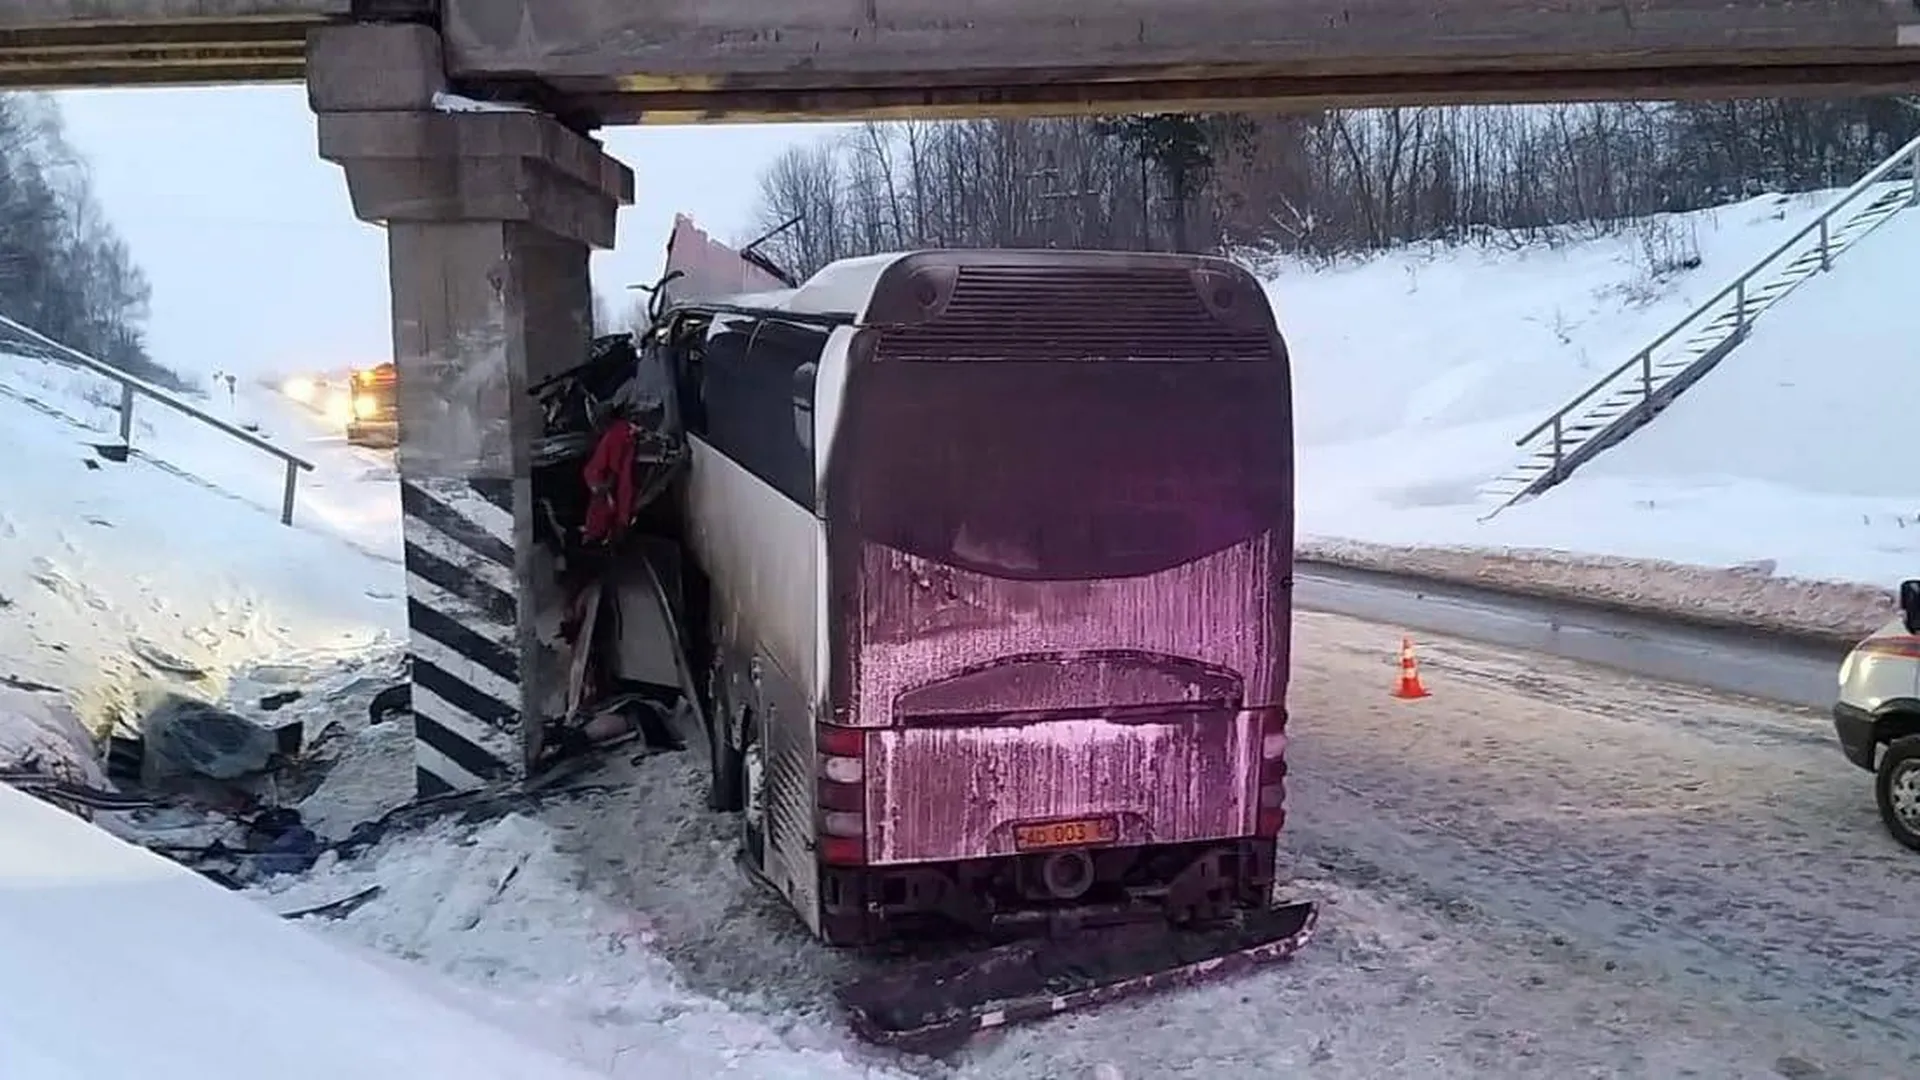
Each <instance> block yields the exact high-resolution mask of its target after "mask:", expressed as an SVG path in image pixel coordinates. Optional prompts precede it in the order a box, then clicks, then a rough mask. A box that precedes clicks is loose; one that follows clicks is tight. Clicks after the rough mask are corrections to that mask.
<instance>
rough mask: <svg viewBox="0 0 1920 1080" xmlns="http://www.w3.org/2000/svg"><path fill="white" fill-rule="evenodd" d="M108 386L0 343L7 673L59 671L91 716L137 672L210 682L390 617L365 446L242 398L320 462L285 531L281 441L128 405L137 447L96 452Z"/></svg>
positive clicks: (347, 649) (100, 716) (103, 435)
mask: <svg viewBox="0 0 1920 1080" xmlns="http://www.w3.org/2000/svg"><path fill="white" fill-rule="evenodd" d="M117 401H118V391H117V387H114V386H112V385H111V384H109V383H108V381H107V380H105V379H102V378H99V377H97V376H94V375H92V374H90V373H85V372H79V371H76V370H74V369H72V368H69V367H66V366H64V365H57V364H50V363H47V362H45V361H40V360H32V359H24V358H21V357H17V356H0V450H3V451H4V452H5V453H6V455H7V457H8V461H9V468H8V470H7V474H6V476H5V478H4V479H0V609H4V610H5V612H6V616H7V617H6V618H5V619H3V620H0V656H4V657H5V667H4V668H0V677H5V678H9V679H11V680H14V681H16V682H23V683H26V684H30V685H46V686H54V687H59V688H61V689H62V690H64V691H66V692H67V693H68V695H69V696H70V697H71V698H72V699H73V701H74V703H75V704H76V706H77V707H78V708H79V710H80V712H81V713H82V715H83V716H84V717H85V718H86V719H87V720H88V722H89V723H90V724H92V725H94V726H96V727H98V726H101V725H103V724H105V723H107V722H109V721H111V720H112V719H113V718H115V717H117V716H122V715H124V714H125V713H126V712H127V711H128V710H129V709H130V708H131V707H132V702H133V698H134V696H135V695H136V694H137V693H139V692H140V691H142V690H144V689H147V688H151V687H154V686H157V685H164V684H190V685H196V686H197V687H198V688H199V689H200V690H201V691H202V692H203V693H209V694H212V695H215V696H218V694H219V693H220V689H221V687H222V686H223V685H224V683H225V682H226V680H227V679H229V678H230V677H231V676H233V675H234V674H235V673H236V672H238V671H240V670H242V669H244V668H246V667H249V666H251V665H254V664H258V663H261V662H265V661H272V662H275V663H285V662H293V661H299V660H300V659H301V658H308V659H310V660H312V661H313V662H319V661H320V660H322V659H324V658H328V657H335V656H340V655H346V654H356V653H360V652H363V651H365V650H367V649H369V648H371V647H373V646H376V645H377V644H379V643H381V642H382V641H389V640H392V639H394V638H396V637H397V636H398V635H399V633H400V632H401V630H402V629H403V628H404V624H403V621H402V615H401V613H400V611H399V608H398V607H397V605H396V598H397V597H398V596H399V595H400V589H401V580H400V577H401V575H400V568H399V565H398V555H397V549H398V547H399V527H398V507H397V505H395V506H392V507H391V508H390V509H389V508H388V507H387V504H388V503H397V502H398V498H397V495H395V494H393V493H392V492H391V488H392V484H391V482H390V480H389V481H387V482H386V483H378V482H376V483H372V484H369V483H366V482H365V480H366V479H367V477H366V476H365V474H366V473H367V472H368V471H369V470H370V469H372V465H371V463H369V462H358V461H354V462H343V461H342V460H341V459H340V455H341V454H342V453H344V452H346V451H347V449H348V448H346V447H345V446H344V444H342V445H340V446H338V447H327V446H326V445H324V444H320V443H316V442H315V439H314V433H313V432H311V431H301V430H300V429H299V427H298V421H297V418H295V417H291V416H279V415H271V414H272V411H273V410H274V409H275V408H276V406H275V405H274V403H272V402H271V401H262V402H255V403H244V402H236V403H234V406H235V407H240V408H251V410H252V412H253V413H255V414H256V415H255V416H253V417H252V418H253V419H256V420H264V421H265V422H264V424H263V427H264V428H265V430H266V431H267V433H268V434H269V435H271V436H275V437H278V438H280V439H281V440H282V442H283V444H284V445H287V446H289V448H291V449H293V450H294V451H295V452H296V453H302V454H305V455H307V456H309V457H310V458H314V459H316V460H317V461H319V463H320V467H319V468H317V469H316V471H315V472H314V473H310V474H307V475H306V476H305V477H304V478H303V486H302V490H301V493H300V499H299V503H298V509H297V511H296V518H295V520H296V527H295V528H291V529H289V528H286V527H284V526H282V525H281V524H280V523H279V520H278V511H279V503H280V491H281V484H282V481H283V474H282V472H281V465H280V462H279V461H278V460H277V459H274V458H271V457H268V456H267V455H265V454H262V453H259V452H257V451H255V450H252V449H250V448H247V447H244V446H242V445H240V444H238V443H236V442H233V441H232V440H231V439H228V438H227V437H225V436H223V435H220V434H219V433H217V432H215V431H213V430H211V429H209V428H206V427H205V426H203V425H200V424H197V423H195V422H194V421H192V420H190V419H188V418H186V417H184V416H181V415H179V414H175V413H170V412H167V411H165V410H162V409H161V408H159V407H158V406H155V405H151V404H145V405H143V406H142V407H140V410H139V411H138V412H137V413H136V416H137V417H139V422H138V423H137V424H136V429H135V432H134V437H133V442H134V446H135V447H136V449H137V450H139V451H140V452H141V456H136V457H134V458H133V459H131V460H129V461H127V462H125V463H114V462H110V461H107V460H105V459H103V458H101V457H100V456H99V455H98V454H97V453H96V451H95V450H94V449H93V446H94V445H95V444H99V443H109V442H112V441H114V439H113V437H112V436H111V435H109V434H107V433H108V432H112V431H114V430H116V428H117V421H116V420H115V414H114V411H113V408H111V407H110V406H111V405H112V404H115V403H117ZM259 414H268V415H264V416H262V415H259ZM275 427H280V428H282V429H283V430H281V431H278V432H276V431H273V430H272V429H273V428H275ZM329 454H330V455H331V456H329ZM145 455H152V456H151V457H150V458H149V457H147V456H145ZM373 479H374V480H376V481H378V479H379V478H378V476H377V475H376V476H375V477H373Z"/></svg>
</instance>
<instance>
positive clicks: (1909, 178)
mask: <svg viewBox="0 0 1920 1080" xmlns="http://www.w3.org/2000/svg"><path fill="white" fill-rule="evenodd" d="M1911 206H1920V138H1916V139H1914V140H1913V141H1912V142H1909V143H1907V144H1906V145H1905V146H1902V147H1901V148H1900V149H1899V150H1896V151H1895V152H1894V153H1893V154H1892V155H1891V156H1889V157H1888V158H1887V159H1886V160H1885V161H1883V162H1881V163H1880V164H1878V165H1876V166H1874V167H1873V169H1872V170H1870V171H1869V172H1868V173H1867V174H1866V175H1865V176H1862V177H1861V178H1860V179H1859V180H1858V181H1857V182H1855V183H1854V185H1853V186H1852V187H1850V188H1848V189H1847V190H1846V191H1845V192H1844V193H1843V194H1842V195H1841V196H1840V197H1839V198H1838V199H1836V200H1834V202H1833V204H1832V205H1831V206H1828V207H1827V208H1826V209H1825V210H1823V211H1821V213H1820V216H1819V217H1817V218H1815V219H1814V220H1812V221H1810V222H1808V223H1807V225H1806V227H1805V228H1803V229H1801V230H1800V231H1798V232H1796V233H1794V234H1793V235H1792V236H1791V237H1789V238H1788V239H1787V240H1786V242H1785V243H1783V244H1781V245H1780V246H1779V247H1777V248H1775V249H1774V250H1773V251H1772V252H1770V253H1768V254H1767V256H1766V257H1765V258H1763V259H1761V260H1760V261H1758V262H1756V263H1754V264H1753V265H1752V266H1750V267H1748V268H1747V270H1746V271H1745V272H1744V273H1742V274H1741V275H1740V276H1739V277H1737V278H1735V279H1733V281H1731V282H1729V283H1728V284H1727V287H1726V288H1724V289H1721V290H1720V291H1719V292H1718V293H1715V294H1714V295H1713V297H1712V298H1711V299H1709V300H1707V302H1706V303H1704V304H1701V305H1700V306H1699V307H1697V308H1695V309H1694V310H1693V311H1692V312H1690V313H1689V314H1688V315H1687V316H1686V318H1684V319H1681V320H1680V321H1679V322H1677V323H1675V324H1674V325H1673V326H1671V327H1669V328H1668V329H1667V331H1666V332H1665V333H1663V334H1661V335H1660V336H1659V337H1656V338H1654V339H1653V340H1652V341H1650V342H1648V343H1647V344H1646V345H1645V346H1643V347H1642V348H1641V349H1640V350H1639V351H1638V352H1636V353H1634V354H1633V356H1631V357H1629V358H1628V359H1627V361H1626V363H1623V364H1621V365H1620V366H1619V367H1617V368H1614V369H1613V370H1612V371H1610V372H1608V373H1607V374H1606V375H1604V376H1602V377H1601V378H1600V379H1598V380H1597V381H1595V382H1594V383H1593V385H1591V386H1589V387H1587V388H1586V389H1585V390H1584V391H1582V392H1581V393H1580V395H1579V396H1578V397H1576V398H1574V399H1573V400H1572V401H1569V402H1567V403H1566V404H1565V405H1562V406H1561V407H1560V409H1559V410H1558V411H1557V412H1555V413H1554V414H1553V415H1552V416H1549V417H1547V418H1546V419H1545V420H1542V421H1541V422H1540V424H1539V426H1537V427H1535V428H1534V429H1533V430H1532V431H1529V432H1527V433H1526V434H1525V435H1522V436H1521V437H1520V438H1519V439H1517V440H1515V441H1514V445H1515V446H1518V447H1520V448H1521V449H1522V450H1524V451H1526V457H1525V458H1524V459H1523V460H1521V461H1520V463H1519V464H1517V465H1515V466H1514V468H1513V469H1512V470H1510V471H1509V472H1507V473H1505V474H1504V475H1502V476H1500V477H1499V478H1498V479H1496V480H1494V481H1492V482H1491V483H1489V484H1488V485H1486V486H1485V487H1483V488H1482V489H1481V492H1482V494H1483V495H1486V496H1489V497H1491V498H1492V499H1493V500H1494V503H1495V505H1494V507H1493V509H1492V510H1490V511H1488V512H1487V513H1486V514H1485V515H1483V516H1482V517H1481V519H1480V520H1482V521H1485V520H1487V519H1488V518H1491V517H1493V516H1494V515H1495V514H1498V513H1499V512H1500V511H1502V510H1504V509H1506V508H1507V507H1509V506H1512V505H1513V504H1514V503H1517V502H1519V501H1520V500H1522V499H1524V498H1527V497H1528V496H1531V495H1538V494H1539V493H1541V492H1543V491H1545V490H1547V489H1548V488H1550V487H1552V486H1554V485H1555V484H1558V483H1560V482H1561V481H1563V480H1565V479H1566V478H1567V477H1569V476H1571V475H1573V471H1574V470H1575V469H1578V468H1579V467H1580V466H1582V465H1584V464H1586V463H1587V462H1589V461H1591V460H1593V458H1594V457H1596V456H1597V455H1599V454H1600V453H1601V452H1602V451H1604V450H1606V449H1608V448H1609V447H1612V446H1614V445H1616V444H1617V443H1619V442H1620V441H1621V440H1622V439H1625V438H1626V437H1627V436H1628V435H1630V434H1632V433H1633V432H1634V431H1635V430H1637V429H1638V428H1640V427H1642V426H1644V425H1645V424H1646V423H1647V422H1648V421H1650V420H1652V419H1653V418H1654V417H1655V416H1658V415H1659V414H1660V412H1661V410H1663V409H1665V408H1666V407H1667V406H1668V405H1669V404H1672V402H1673V400H1674V399H1675V398H1677V397H1679V396H1680V395H1681V394H1683V393H1685V392H1686V390H1687V388H1688V387H1690V386H1692V385H1693V384H1694V383H1696V382H1699V381H1700V379H1701V377H1703V376H1705V375H1706V374H1707V372H1709V371H1712V370H1713V367H1714V365H1715V364H1718V363H1719V362H1720V361H1721V360H1723V359H1725V358H1726V356H1727V354H1728V353H1731V352H1732V351H1733V350H1734V349H1736V348H1738V347H1739V346H1740V343H1741V342H1743V341H1745V340H1746V339H1747V335H1748V333H1749V332H1750V331H1751V330H1752V329H1753V323H1754V320H1755V319H1757V318H1759V317H1760V315H1761V314H1762V313H1764V312H1766V311H1767V310H1768V309H1769V308H1771V307H1772V306H1773V305H1774V304H1776V303H1778V302H1779V301H1780V299H1781V298H1782V297H1784V296H1786V295H1787V294H1788V293H1790V292H1792V291H1793V290H1794V289H1795V288H1796V287H1797V286H1798V285H1799V284H1800V283H1801V282H1803V281H1805V280H1807V279H1808V278H1810V277H1812V276H1813V275H1815V274H1817V273H1820V272H1821V271H1824V270H1829V269H1831V268H1832V267H1833V261H1834V259H1836V258H1837V257H1839V255H1840V254H1841V253H1842V252H1844V251H1846V250H1847V249H1848V248H1850V247H1852V246H1853V245H1854V244H1855V243H1857V242H1859V240H1860V239H1861V238H1862V237H1864V236H1866V235H1867V234H1868V233H1871V232H1872V231H1873V230H1875V229H1877V228H1879V227H1880V226H1881V225H1882V224H1884V223H1885V222H1886V221H1887V220H1888V219H1889V218H1891V217H1893V216H1894V215H1895V214H1897V213H1899V212H1900V211H1901V210H1904V209H1907V208H1908V207H1911Z"/></svg>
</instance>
